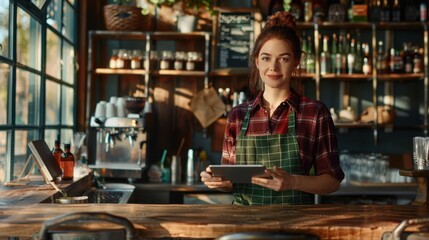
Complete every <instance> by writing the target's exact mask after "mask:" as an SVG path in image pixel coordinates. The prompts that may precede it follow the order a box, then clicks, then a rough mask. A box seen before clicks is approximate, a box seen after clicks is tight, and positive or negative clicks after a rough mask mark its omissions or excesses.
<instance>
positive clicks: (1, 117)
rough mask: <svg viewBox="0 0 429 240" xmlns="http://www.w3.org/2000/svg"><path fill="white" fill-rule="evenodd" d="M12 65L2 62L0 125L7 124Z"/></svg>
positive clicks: (0, 73)
mask: <svg viewBox="0 0 429 240" xmlns="http://www.w3.org/2000/svg"><path fill="white" fill-rule="evenodd" d="M9 76H10V66H9V65H7V64H5V63H0V113H2V114H0V125H1V124H7V116H8V111H7V98H8V91H7V89H8V87H9Z"/></svg>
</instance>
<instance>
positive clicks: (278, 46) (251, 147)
mask: <svg viewBox="0 0 429 240" xmlns="http://www.w3.org/2000/svg"><path fill="white" fill-rule="evenodd" d="M295 27H296V25H295V22H294V20H293V17H292V16H291V15H290V14H289V13H287V12H277V13H275V14H274V15H273V16H271V17H270V19H269V20H268V22H267V24H266V25H265V26H264V28H263V30H262V32H261V34H260V35H259V36H258V38H257V39H256V42H255V47H254V49H253V52H252V55H251V76H250V81H249V87H250V89H251V91H252V93H254V96H256V97H255V98H253V99H252V100H251V101H249V102H247V103H243V104H241V105H238V106H236V107H235V108H233V109H232V110H231V112H230V114H229V115H228V122H227V126H226V130H225V139H224V143H223V150H222V160H221V162H222V164H263V165H265V166H266V167H267V170H265V172H266V173H267V174H268V175H270V176H271V177H272V178H271V179H269V178H259V177H253V178H252V184H232V183H231V182H230V181H227V180H223V179H222V178H220V177H212V175H211V170H210V168H207V169H206V171H203V172H202V173H201V180H202V181H203V182H204V184H205V185H206V186H207V187H209V188H213V189H218V190H221V191H232V192H233V195H234V204H241V205H265V204H309V203H313V202H314V196H313V194H328V193H331V192H334V191H336V190H338V188H339V186H340V182H341V181H342V179H343V178H344V173H343V171H342V169H341V167H340V164H339V157H338V150H337V140H336V135H335V127H334V125H333V121H332V119H331V116H330V113H329V110H328V109H327V107H326V106H325V105H324V104H323V103H321V102H319V101H316V100H313V99H309V98H307V97H305V96H300V95H299V94H298V93H297V91H296V90H294V89H293V88H292V85H293V86H295V85H297V84H294V82H293V81H296V80H295V79H293V78H292V76H293V75H294V73H295V71H296V70H297V69H299V68H298V66H299V63H300V58H301V44H300V39H299V37H298V36H297V34H296V29H295ZM292 80H293V81H292ZM312 169H314V170H312ZM313 171H314V173H315V175H313V174H311V172H313Z"/></svg>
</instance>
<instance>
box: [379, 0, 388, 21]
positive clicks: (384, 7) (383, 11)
mask: <svg viewBox="0 0 429 240" xmlns="http://www.w3.org/2000/svg"><path fill="white" fill-rule="evenodd" d="M380 20H381V21H382V22H389V21H390V7H389V0H383V4H382V5H381V11H380Z"/></svg>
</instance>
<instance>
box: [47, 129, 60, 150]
mask: <svg viewBox="0 0 429 240" xmlns="http://www.w3.org/2000/svg"><path fill="white" fill-rule="evenodd" d="M57 139H58V131H57V130H56V129H46V130H45V142H46V143H47V144H48V146H49V148H51V149H52V148H54V145H55V140H57ZM61 143H62V141H61ZM61 148H63V146H62V145H61Z"/></svg>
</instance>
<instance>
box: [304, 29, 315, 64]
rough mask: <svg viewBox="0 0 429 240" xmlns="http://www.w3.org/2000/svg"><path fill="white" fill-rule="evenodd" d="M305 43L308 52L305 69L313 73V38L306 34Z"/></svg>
mask: <svg viewBox="0 0 429 240" xmlns="http://www.w3.org/2000/svg"><path fill="white" fill-rule="evenodd" d="M307 43H308V53H307V59H306V65H307V66H306V69H307V72H308V73H314V71H315V69H314V68H315V67H314V48H313V40H312V38H311V36H307Z"/></svg>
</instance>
